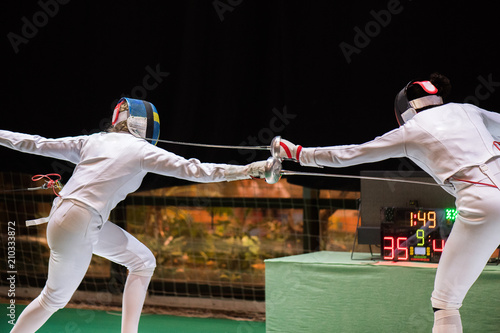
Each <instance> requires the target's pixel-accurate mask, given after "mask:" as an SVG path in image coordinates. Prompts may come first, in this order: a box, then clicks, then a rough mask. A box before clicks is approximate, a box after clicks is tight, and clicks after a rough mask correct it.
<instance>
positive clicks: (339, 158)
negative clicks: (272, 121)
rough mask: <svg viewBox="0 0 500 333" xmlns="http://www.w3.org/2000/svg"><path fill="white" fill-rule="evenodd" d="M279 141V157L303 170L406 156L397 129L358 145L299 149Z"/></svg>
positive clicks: (399, 131) (284, 141) (402, 141)
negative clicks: (297, 164)
mask: <svg viewBox="0 0 500 333" xmlns="http://www.w3.org/2000/svg"><path fill="white" fill-rule="evenodd" d="M281 141H282V148H281V150H280V157H282V158H291V159H293V160H295V161H296V162H300V164H301V165H305V166H314V167H322V166H327V167H336V168H341V167H347V166H352V165H358V164H364V163H373V162H378V161H382V160H386V159H389V158H397V157H404V156H406V153H405V145H404V137H403V132H402V131H401V130H400V129H399V128H398V129H395V130H392V131H390V132H388V133H386V134H384V135H382V136H379V137H377V138H375V139H374V140H372V141H369V142H366V143H363V144H359V145H344V146H332V147H317V148H302V147H301V146H295V145H294V144H292V143H291V142H289V141H287V140H283V139H282V140H281ZM285 147H286V148H285ZM298 147H300V148H298ZM288 151H291V152H297V153H293V154H289V153H288Z"/></svg>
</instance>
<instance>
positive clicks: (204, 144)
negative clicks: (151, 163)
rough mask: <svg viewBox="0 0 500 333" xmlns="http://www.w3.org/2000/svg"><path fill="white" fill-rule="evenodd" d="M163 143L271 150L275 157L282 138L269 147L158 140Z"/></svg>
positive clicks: (277, 137) (273, 141) (274, 139)
mask: <svg viewBox="0 0 500 333" xmlns="http://www.w3.org/2000/svg"><path fill="white" fill-rule="evenodd" d="M146 140H153V139H151V138H146ZM156 141H158V142H162V143H168V144H173V145H181V146H191V147H203V148H222V149H246V150H270V151H271V155H273V156H275V155H277V154H279V148H280V143H281V137H280V136H276V137H274V138H273V140H272V141H271V145H269V146H231V145H214V144H209V143H192V142H181V141H172V140H156Z"/></svg>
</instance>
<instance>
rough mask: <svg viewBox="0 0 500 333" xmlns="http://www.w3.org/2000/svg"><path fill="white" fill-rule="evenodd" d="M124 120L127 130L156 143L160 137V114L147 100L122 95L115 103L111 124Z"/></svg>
mask: <svg viewBox="0 0 500 333" xmlns="http://www.w3.org/2000/svg"><path fill="white" fill-rule="evenodd" d="M122 121H126V122H127V128H128V131H129V132H130V133H131V134H132V135H134V136H136V137H139V138H143V139H146V140H148V141H150V142H151V144H153V145H156V144H157V143H158V139H159V137H160V116H159V115H158V111H157V110H156V108H155V106H154V105H153V104H152V103H150V102H147V101H143V100H140V99H133V98H128V97H123V98H121V99H120V100H119V101H118V104H116V106H115V109H114V112H113V118H112V122H111V125H113V126H115V125H116V124H118V123H120V122H122Z"/></svg>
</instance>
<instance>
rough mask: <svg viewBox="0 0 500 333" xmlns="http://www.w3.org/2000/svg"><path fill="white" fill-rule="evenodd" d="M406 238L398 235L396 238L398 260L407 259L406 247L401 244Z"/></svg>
mask: <svg viewBox="0 0 500 333" xmlns="http://www.w3.org/2000/svg"><path fill="white" fill-rule="evenodd" d="M407 239H408V238H407V237H398V239H397V240H396V245H397V248H398V260H408V247H406V246H404V245H402V243H404V242H406V240H407ZM401 252H402V253H401Z"/></svg>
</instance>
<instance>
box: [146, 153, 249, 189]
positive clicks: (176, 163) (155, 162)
mask: <svg viewBox="0 0 500 333" xmlns="http://www.w3.org/2000/svg"><path fill="white" fill-rule="evenodd" d="M148 145H149V146H150V147H148V148H147V149H145V150H144V159H143V161H142V168H143V170H145V171H147V172H152V173H156V174H159V175H163V176H170V177H175V178H179V179H184V180H189V181H194V182H199V183H211V182H219V181H233V180H240V179H250V176H248V166H243V165H241V166H240V165H229V164H216V163H201V162H200V161H199V160H197V159H195V158H191V159H185V158H184V157H181V156H178V155H176V154H173V153H171V152H168V151H166V150H163V149H161V148H158V147H155V146H153V145H150V144H148Z"/></svg>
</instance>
